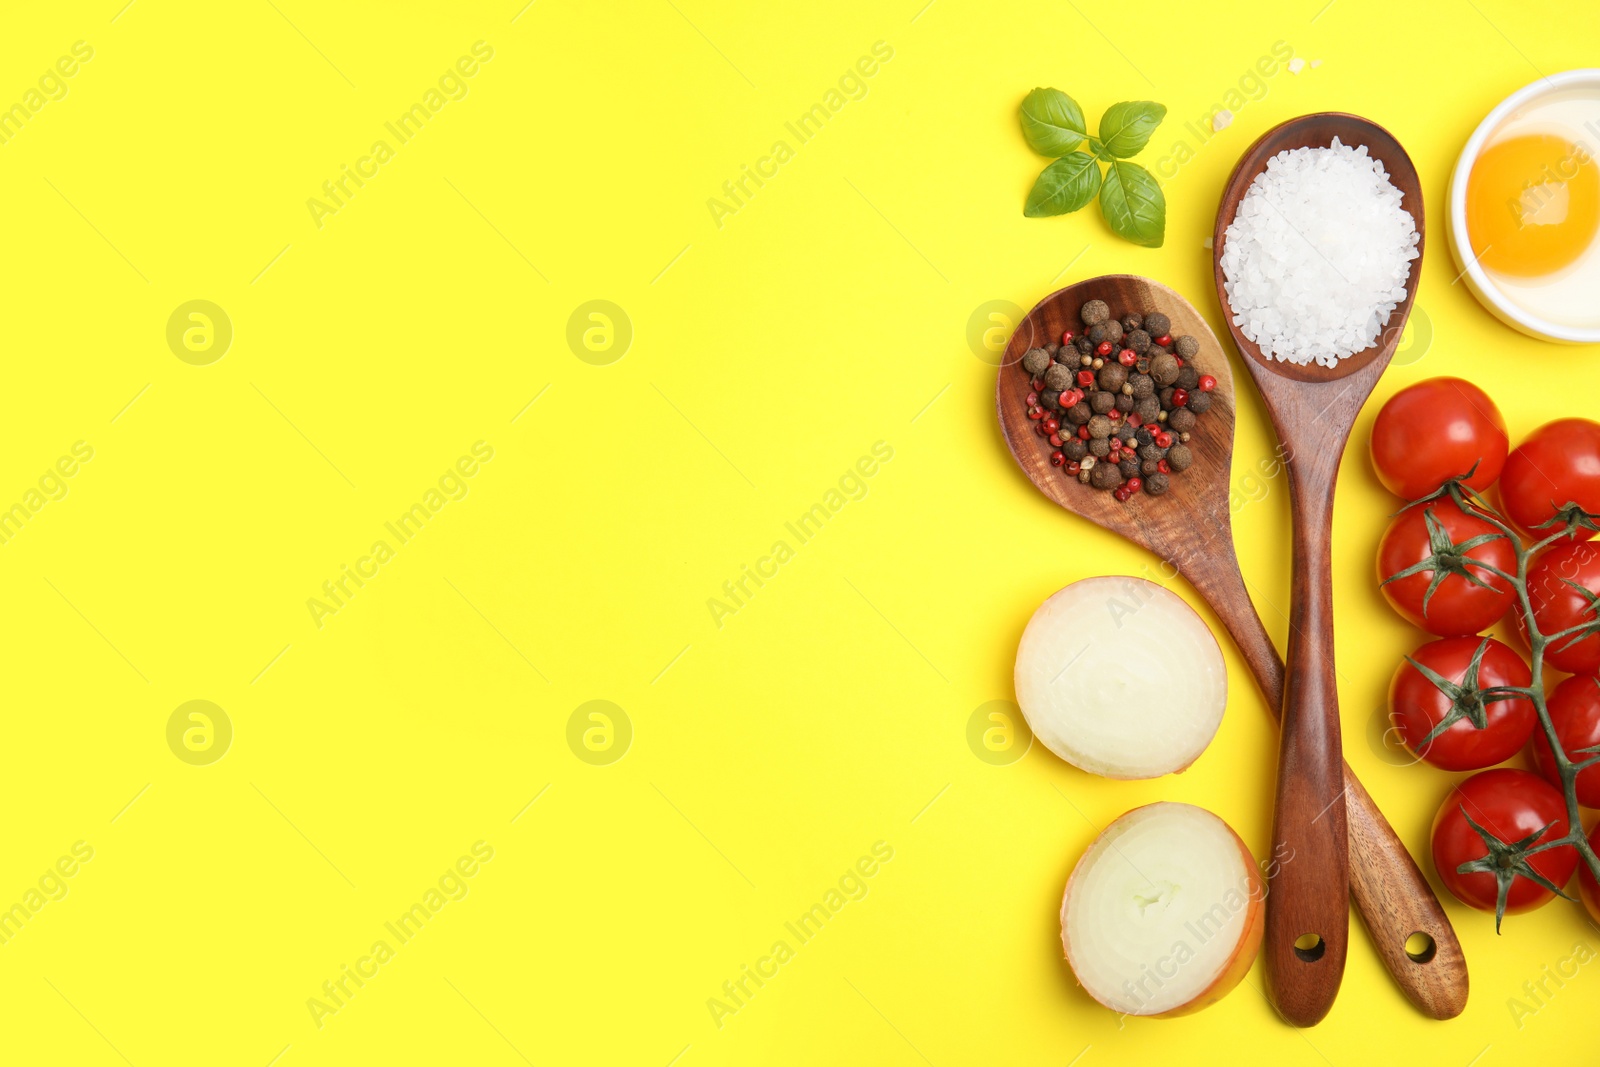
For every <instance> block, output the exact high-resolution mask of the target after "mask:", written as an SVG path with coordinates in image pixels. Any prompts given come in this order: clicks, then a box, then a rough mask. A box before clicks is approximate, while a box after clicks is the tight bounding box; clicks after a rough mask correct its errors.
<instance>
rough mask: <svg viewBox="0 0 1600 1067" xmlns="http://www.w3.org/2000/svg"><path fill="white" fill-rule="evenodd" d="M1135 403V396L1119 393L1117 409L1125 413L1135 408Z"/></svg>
mask: <svg viewBox="0 0 1600 1067" xmlns="http://www.w3.org/2000/svg"><path fill="white" fill-rule="evenodd" d="M1134 403H1135V401H1134V399H1133V397H1131V396H1129V395H1128V394H1127V393H1118V394H1117V410H1118V411H1120V412H1122V413H1123V414H1124V415H1126V414H1127V413H1128V412H1130V411H1132V410H1133V405H1134Z"/></svg>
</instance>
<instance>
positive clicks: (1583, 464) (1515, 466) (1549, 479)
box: [1500, 419, 1600, 540]
mask: <svg viewBox="0 0 1600 1067" xmlns="http://www.w3.org/2000/svg"><path fill="white" fill-rule="evenodd" d="M1500 496H1501V498H1502V499H1503V500H1504V501H1505V505H1506V514H1507V515H1509V516H1511V520H1512V521H1513V522H1515V523H1516V524H1517V525H1518V526H1521V527H1522V528H1523V529H1524V530H1527V531H1529V532H1530V533H1533V532H1534V527H1536V526H1538V525H1539V524H1540V523H1542V522H1544V521H1546V520H1547V519H1549V518H1550V517H1551V516H1553V515H1555V514H1556V511H1557V509H1558V508H1562V507H1565V506H1566V505H1567V504H1569V503H1571V504H1577V505H1578V506H1579V507H1581V508H1583V510H1585V511H1589V512H1597V513H1600V422H1590V421H1589V420H1588V419H1557V420H1556V421H1555V422H1547V423H1545V424H1544V425H1543V426H1541V427H1539V428H1538V429H1537V430H1535V431H1533V433H1532V434H1530V435H1529V436H1528V439H1527V440H1526V441H1524V442H1522V444H1520V445H1518V446H1517V449H1516V451H1515V452H1512V453H1511V455H1510V457H1509V458H1507V459H1506V465H1505V469H1504V470H1503V471H1502V472H1501V474H1500ZM1551 532H1553V531H1552V530H1542V531H1538V532H1537V534H1536V536H1540V537H1543V536H1545V535H1547V534H1549V533H1551ZM1593 536H1594V531H1592V530H1580V531H1578V535H1577V538H1576V540H1587V539H1588V538H1590V537H1593Z"/></svg>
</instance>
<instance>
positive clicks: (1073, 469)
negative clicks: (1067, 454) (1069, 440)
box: [1066, 460, 1083, 477]
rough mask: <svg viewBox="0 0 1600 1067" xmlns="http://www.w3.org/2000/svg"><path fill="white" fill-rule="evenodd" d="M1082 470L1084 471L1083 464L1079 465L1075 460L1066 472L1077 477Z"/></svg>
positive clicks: (1069, 464) (1068, 465)
mask: <svg viewBox="0 0 1600 1067" xmlns="http://www.w3.org/2000/svg"><path fill="white" fill-rule="evenodd" d="M1081 470H1083V464H1082V463H1079V462H1078V461H1077V460H1073V461H1072V462H1071V463H1068V464H1067V467H1066V472H1067V473H1068V474H1070V475H1072V476H1073V477H1077V476H1078V472H1079V471H1081Z"/></svg>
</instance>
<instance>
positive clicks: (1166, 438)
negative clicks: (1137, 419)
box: [1156, 430, 1172, 462]
mask: <svg viewBox="0 0 1600 1067" xmlns="http://www.w3.org/2000/svg"><path fill="white" fill-rule="evenodd" d="M1156 445H1157V447H1159V448H1171V447H1172V435H1171V434H1170V433H1168V432H1167V431H1166V430H1157V431H1156ZM1163 462H1165V461H1163Z"/></svg>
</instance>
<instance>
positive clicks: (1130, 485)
mask: <svg viewBox="0 0 1600 1067" xmlns="http://www.w3.org/2000/svg"><path fill="white" fill-rule="evenodd" d="M1122 484H1123V486H1124V487H1125V488H1126V489H1127V490H1128V494H1129V495H1130V496H1131V495H1133V494H1134V493H1137V492H1138V491H1139V490H1141V489H1143V488H1144V480H1143V479H1141V478H1129V479H1128V480H1127V481H1125V482H1123V483H1122Z"/></svg>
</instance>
